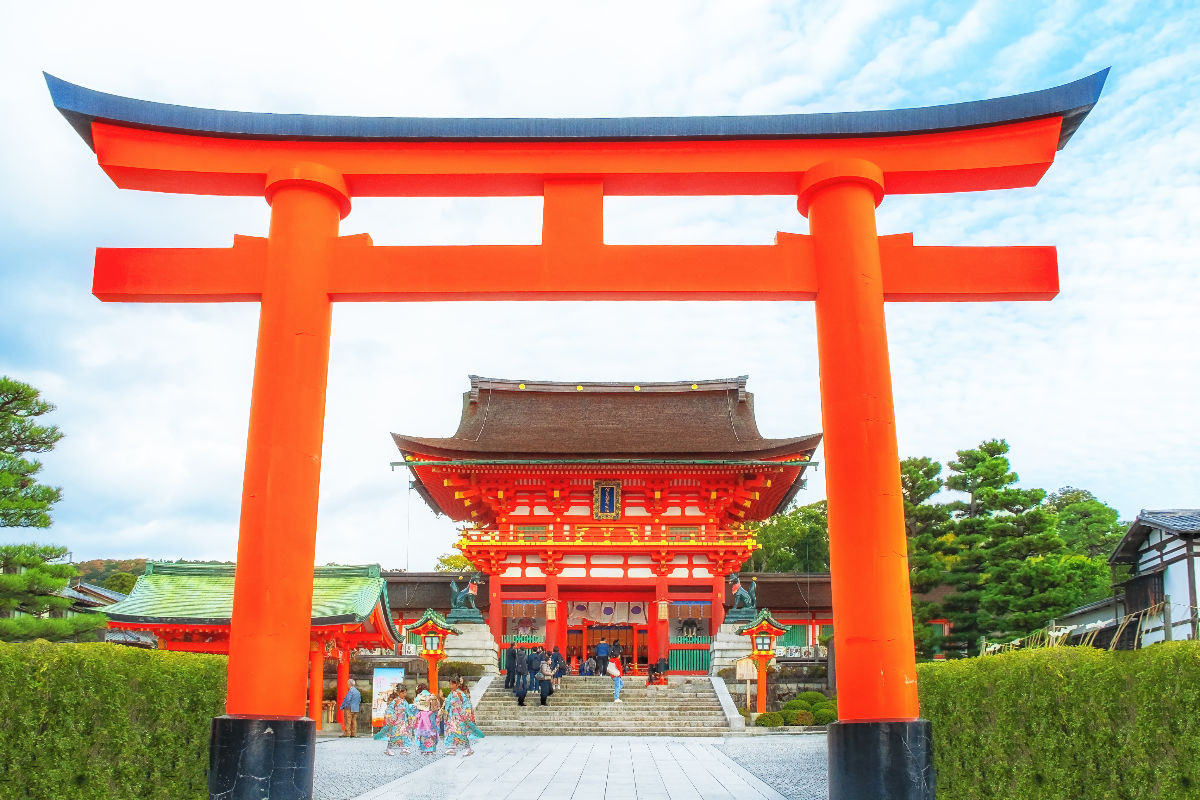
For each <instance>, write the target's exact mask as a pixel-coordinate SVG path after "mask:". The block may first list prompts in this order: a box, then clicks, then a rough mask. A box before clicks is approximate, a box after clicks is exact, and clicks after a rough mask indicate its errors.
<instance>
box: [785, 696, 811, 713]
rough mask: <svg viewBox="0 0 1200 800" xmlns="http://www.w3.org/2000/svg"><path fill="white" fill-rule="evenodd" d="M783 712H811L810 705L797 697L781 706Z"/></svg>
mask: <svg viewBox="0 0 1200 800" xmlns="http://www.w3.org/2000/svg"><path fill="white" fill-rule="evenodd" d="M783 708H784V710H785V711H801V710H803V711H812V703H809V702H808V701H807V700H801V699H800V698H799V697H793V698H792V699H791V700H788V701H787V702H786V703H784V704H783Z"/></svg>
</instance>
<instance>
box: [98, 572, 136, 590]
mask: <svg viewBox="0 0 1200 800" xmlns="http://www.w3.org/2000/svg"><path fill="white" fill-rule="evenodd" d="M135 583H137V576H136V575H134V574H133V573H132V572H114V573H113V574H112V575H109V576H108V580H106V581H105V582H104V588H105V589H108V590H110V591H113V592H120V593H121V594H129V593H130V592H132V591H133V585H134V584H135Z"/></svg>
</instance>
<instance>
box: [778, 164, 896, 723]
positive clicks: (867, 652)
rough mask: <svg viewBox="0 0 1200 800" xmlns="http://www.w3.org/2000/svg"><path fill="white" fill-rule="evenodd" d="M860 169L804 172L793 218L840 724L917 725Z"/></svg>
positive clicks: (875, 191)
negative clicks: (806, 234)
mask: <svg viewBox="0 0 1200 800" xmlns="http://www.w3.org/2000/svg"><path fill="white" fill-rule="evenodd" d="M882 197H883V174H882V172H881V171H880V170H879V168H878V167H876V166H875V165H874V164H871V163H869V162H866V161H862V160H859V159H844V160H836V161H829V162H825V163H823V164H820V165H818V166H817V167H815V168H813V169H811V170H809V171H808V172H807V173H806V174H805V177H804V181H803V183H802V184H801V187H800V202H799V207H800V211H801V212H802V213H805V214H807V216H808V218H809V226H810V232H811V236H812V242H813V248H814V254H815V257H816V266H817V299H816V315H817V348H818V353H819V358H820V373H821V419H822V424H823V427H824V442H825V457H824V461H825V480H826V487H827V488H826V493H827V497H828V502H829V533H830V536H829V560H830V572H831V582H832V589H833V631H834V643H835V645H836V653H837V689H838V715H839V717H840V718H841V719H842V720H844V721H849V722H854V721H870V720H901V721H902V720H915V719H917V717H918V708H917V681H916V677H917V676H916V656H915V653H914V648H913V633H912V606H911V598H910V590H909V576H908V555H907V552H908V551H907V544H906V542H905V533H904V506H903V502H902V499H901V494H900V466H899V465H900V459H899V455H898V452H897V447H896V423H895V413H894V411H893V407H892V381H891V370H890V367H889V364H888V347H887V332H886V330H885V326H884V311H883V282H882V276H881V270H880V260H879V242H878V238H877V234H876V229H875V207H876V206H877V205H878V204H879V202H880V200H881V199H882Z"/></svg>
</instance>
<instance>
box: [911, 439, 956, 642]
mask: <svg viewBox="0 0 1200 800" xmlns="http://www.w3.org/2000/svg"><path fill="white" fill-rule="evenodd" d="M941 474H942V465H941V464H939V463H938V462H936V461H934V460H933V459H931V458H906V459H904V460H903V461H901V462H900V490H901V492H902V494H903V496H904V527H905V532H906V533H907V534H908V569H909V575H910V580H911V585H912V592H913V639H914V641H915V642H916V647H917V657H918V658H922V659H924V658H931V657H932V656H934V655H935V654H936V653H938V652H940V650H941V646H942V637H941V636H940V635H938V634H937V633H935V632H934V630H933V629H932V628H930V626H929V622H930V621H931V620H934V619H938V618H941V617H942V616H943V611H942V607H941V605H940V604H938V603H933V602H929V601H926V600H921V599H918V598H917V594H920V593H924V592H929V591H930V590H932V589H934V588H936V587H938V586H941V585H942V583H943V582H944V578H945V573H946V570H947V558H948V552H949V548H950V547H951V545H952V543H953V536H952V535H951V534H950V532H949V530H948V528H949V521H950V510H949V508H947V506H946V505H945V504H943V503H933V502H930V501H931V500H932V498H933V497H934V496H935V495H937V493H938V492H940V491H941V490H942V487H943V486H944V485H945V481H943V480H942V477H941Z"/></svg>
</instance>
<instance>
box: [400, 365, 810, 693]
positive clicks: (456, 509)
mask: <svg viewBox="0 0 1200 800" xmlns="http://www.w3.org/2000/svg"><path fill="white" fill-rule="evenodd" d="M393 436H394V438H395V441H396V445H397V446H398V447H399V449H400V452H401V453H402V454H403V457H404V463H405V464H406V465H407V466H408V468H409V469H410V470H411V472H412V474H413V476H414V478H415V487H416V489H417V491H418V492H420V494H421V496H422V497H423V498H424V499H425V501H426V502H427V503H428V504H429V506H430V507H431V508H432V509H433V510H434V511H435V512H437V513H439V514H445V515H447V516H449V517H450V518H451V519H454V520H456V521H458V522H461V523H463V528H462V535H461V538H460V539H459V541H458V544H457V546H458V548H459V549H460V550H461V551H462V553H463V554H464V555H465V556H466V557H467V558H469V559H470V560H471V562H472V563H473V564H474V565H475V566H476V567H477V569H478V570H479V571H480V572H481V573H483V574H484V575H486V595H487V597H486V603H480V605H481V606H486V608H487V617H486V619H487V622H488V624H489V626H490V627H491V629H492V632H493V634H494V635H495V637H496V639H497V641H498V642H503V643H507V644H512V643H532V642H544V643H545V644H546V645H547V646H548V647H551V646H555V645H557V646H559V647H560V648H562V649H563V650H564V652H565V651H567V650H570V651H572V652H582V650H583V649H584V648H588V647H594V646H595V644H596V643H597V642H598V641H599V639H600V638H601V637H606V638H607V639H608V640H609V641H610V642H612V641H614V640H618V641H621V642H622V645H623V647H624V649H625V652H626V653H627V654H630V655H632V654H637V655H638V656H639V658H640V659H642V660H644V659H646V658H651V659H657V658H660V657H668V658H669V660H670V661H671V663H672V667H673V668H675V669H677V670H682V671H699V672H703V671H706V670H707V667H708V664H707V653H708V643H709V642H710V640H711V637H712V636H713V635H714V634H715V632H716V629H717V627H718V626H719V625H720V624H721V622H722V621H723V619H724V611H725V605H724V601H725V598H726V595H727V589H726V579H727V577H728V576H729V575H730V574H731V573H736V572H737V571H738V569H739V568H740V567H741V565H742V563H743V562H744V561H745V560H746V559H747V558H748V557H749V555H750V553H751V552H753V550H754V549H755V548H756V547H757V546H758V545H757V542H756V541H755V538H754V533H753V531H752V530H751V529H750V528H748V527H747V524H746V523H749V522H754V521H759V520H764V519H766V518H767V517H769V516H771V515H772V514H774V513H776V512H777V511H780V510H782V509H784V508H786V507H787V506H788V504H789V503H790V502H791V500H792V498H793V497H795V495H796V493H797V492H798V491H800V489H801V488H802V487H803V485H804V481H803V476H804V472H805V470H806V469H808V468H809V466H810V465H811V462H810V459H811V457H812V454H813V451H814V450H815V449H816V447H817V445H818V443H819V442H820V439H821V437H820V434H808V435H805V436H797V437H791V438H786V439H768V438H764V437H763V436H762V435H761V434H760V433H759V431H758V427H757V424H756V422H755V418H754V397H753V395H752V394H750V393H749V392H748V391H746V378H745V377H744V376H743V377H740V378H736V379H731V380H707V381H696V382H678V383H642V384H638V383H557V382H549V381H515V380H514V381H510V380H492V379H487V378H479V377H474V376H472V377H471V386H470V390H469V391H468V392H467V393H466V395H465V396H464V399H463V410H462V417H461V420H460V422H459V427H458V430H457V431H456V432H455V433H454V435H453V436H450V437H447V438H425V437H418V436H410V435H401V434H393Z"/></svg>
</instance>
